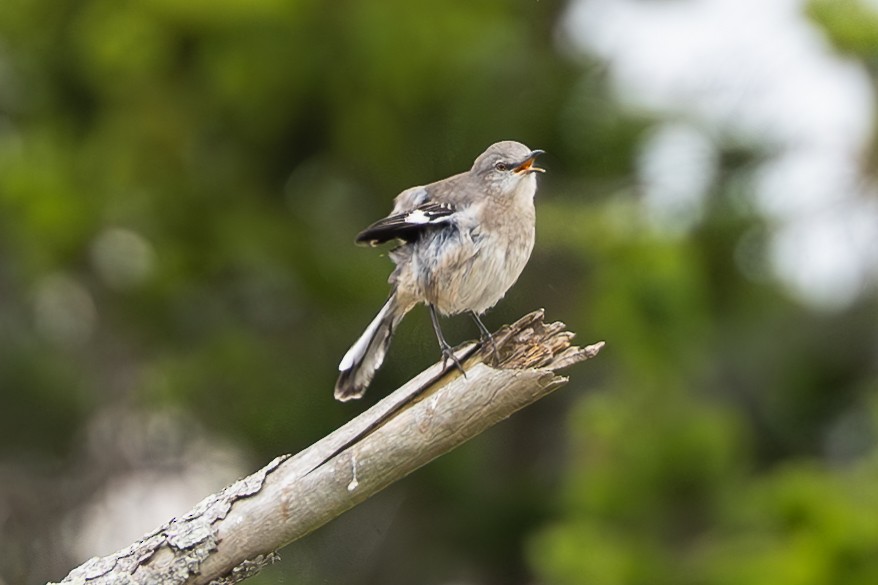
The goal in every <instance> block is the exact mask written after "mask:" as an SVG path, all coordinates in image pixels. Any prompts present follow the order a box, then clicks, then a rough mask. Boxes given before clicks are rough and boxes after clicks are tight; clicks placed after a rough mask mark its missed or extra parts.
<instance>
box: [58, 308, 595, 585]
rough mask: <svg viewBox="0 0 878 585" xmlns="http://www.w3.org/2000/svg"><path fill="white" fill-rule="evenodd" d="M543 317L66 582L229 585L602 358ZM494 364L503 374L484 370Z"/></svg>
mask: <svg viewBox="0 0 878 585" xmlns="http://www.w3.org/2000/svg"><path fill="white" fill-rule="evenodd" d="M572 338H573V334H572V333H570V332H568V331H566V330H565V326H564V324H563V323H551V324H545V323H544V322H543V311H541V310H540V311H535V312H533V313H531V314H529V315H526V316H524V317H522V318H521V319H519V320H518V321H517V322H516V323H514V324H512V325H508V326H506V327H503V328H502V329H500V330H499V331H498V332H497V333H495V334H494V339H495V343H496V347H497V355H496V356H495V355H493V347H492V346H491V344H490V343H488V344H487V346H486V347H485V348H483V347H482V346H481V344H477V343H469V344H465V345H463V346H461V347H459V348H458V349H457V350H455V351H456V354H457V356H458V359H460V361H461V363H463V364H464V369H465V370H466V376H465V377H463V376H461V374H460V373H459V372H458V371H457V369H456V368H454V367H453V366H452V367H447V368H443V367H442V365H441V364H435V365H433V366H432V367H430V368H428V369H427V370H425V371H424V372H422V373H421V374H419V375H418V376H416V377H415V378H414V379H412V380H411V381H409V382H408V383H406V384H405V385H404V386H402V387H401V388H399V389H398V390H396V391H395V392H393V393H392V394H390V395H389V396H387V397H386V398H384V399H383V400H381V401H380V402H379V403H378V404H376V405H375V406H373V407H372V408H370V409H369V410H367V411H366V412H364V413H362V414H361V415H359V416H357V417H356V418H354V419H353V420H351V421H350V422H349V423H348V424H346V425H344V426H343V427H341V428H339V429H338V430H336V431H335V432H333V433H331V434H330V435H328V436H326V437H324V438H323V439H322V440H320V441H318V442H317V443H315V444H314V445H312V446H311V447H309V448H307V449H305V450H304V451H301V452H300V453H298V454H297V455H295V456H289V455H283V456H280V457H278V458H276V459H275V460H274V461H272V462H271V463H269V464H268V465H267V466H265V467H264V468H262V469H261V470H259V471H257V472H256V473H254V474H253V475H251V476H249V477H246V478H244V479H241V480H239V481H237V482H236V483H234V484H232V485H230V486H228V487H227V488H225V489H224V490H223V491H221V492H219V493H217V494H214V495H211V496H209V497H207V498H205V499H204V500H203V501H202V502H201V503H199V504H198V505H196V506H195V507H194V508H193V509H192V510H190V511H189V512H188V513H187V514H185V515H183V516H181V517H179V518H174V519H173V520H171V521H170V522H168V523H167V524H165V525H164V526H162V527H161V528H159V529H158V530H156V531H154V532H152V533H150V534H148V535H146V536H145V537H143V538H142V539H141V540H139V541H138V542H136V543H134V544H132V545H131V546H129V547H127V548H125V549H123V550H120V551H118V552H116V553H115V554H112V555H109V556H107V557H102V558H97V557H95V558H93V559H91V560H89V561H87V562H86V563H84V564H83V565H81V566H79V567H77V568H76V569H74V570H73V571H71V572H70V574H69V575H68V576H67V577H66V578H65V579H64V581H62V583H79V584H85V583H88V584H89V585H92V584H94V585H97V584H110V583H112V584H118V583H126V584H128V583H131V584H133V583H149V584H162V585H165V584H168V585H170V584H174V585H176V584H184V583H185V584H192V585H201V584H205V583H217V584H223V585H231V584H233V583H237V582H238V581H241V580H243V579H245V578H247V577H249V576H251V575H253V574H255V573H257V572H258V571H259V570H260V569H261V568H262V567H263V566H265V565H266V564H269V563H271V562H272V561H273V560H275V559H276V558H277V556H276V553H275V551H276V550H277V549H279V548H281V547H283V546H285V545H287V544H289V543H290V542H292V541H294V540H296V539H298V538H301V537H302V536H305V535H306V534H308V533H309V532H311V531H313V530H315V529H316V528H318V527H320V526H322V525H323V524H325V523H327V522H329V521H330V520H332V519H333V518H335V517H336V516H338V515H340V514H341V513H342V512H344V511H346V510H348V509H350V508H352V507H353V506H355V505H357V504H359V503H360V502H362V501H363V500H365V499H366V498H368V497H369V496H371V495H373V494H375V493H376V492H378V491H380V490H381V489H383V488H385V487H386V486H388V485H390V484H391V483H393V482H395V481H397V480H399V479H401V478H403V477H405V476H406V475H408V474H409V473H411V472H412V471H414V470H415V469H417V468H419V467H421V466H423V465H424V464H426V463H428V462H429V461H431V460H433V459H434V458H436V457H438V456H439V455H441V454H443V453H446V452H448V451H450V450H451V449H453V448H455V447H456V446H458V445H460V444H461V443H463V442H465V441H467V440H469V439H470V438H472V437H474V436H475V435H477V434H479V433H481V432H482V431H484V430H485V429H487V428H489V427H491V426H493V425H494V424H495V423H497V422H498V421H500V420H502V419H504V418H506V417H508V416H509V415H511V414H512V413H513V412H515V411H517V410H519V409H520V408H523V407H524V406H527V405H528V404H531V403H532V402H534V401H536V400H538V399H540V398H542V397H543V396H545V395H547V394H549V393H550V392H552V391H553V390H555V389H556V388H558V387H559V386H561V385H563V384H564V383H566V382H567V378H564V377H561V376H558V375H556V374H555V370H557V369H560V368H563V367H567V366H570V365H572V364H575V363H578V362H581V361H584V360H586V359H589V358H591V357H594V356H595V355H597V353H598V352H599V351H600V350H601V348H602V347H603V345H604V344H603V342H599V343H596V344H594V345H591V346H588V347H586V348H579V347H575V346H572V345H571V341H572ZM488 360H492V361H494V362H495V367H489V366H488V365H486V362H487V361H488Z"/></svg>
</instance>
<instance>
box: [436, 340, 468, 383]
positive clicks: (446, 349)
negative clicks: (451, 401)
mask: <svg viewBox="0 0 878 585" xmlns="http://www.w3.org/2000/svg"><path fill="white" fill-rule="evenodd" d="M441 349H442V369H443V370H444V369H445V366H446V365H447V364H448V360H451V362H452V363H453V364H454V365H455V367H457V369H458V370H459V371H460V373H461V374H463V377H464V378H466V370H464V369H463V366H462V365H461V363H460V360H459V359H457V356H456V355H455V354H454V350H453V349H451V346H450V345H448V344H447V343H446V344H444V345H442V347H441Z"/></svg>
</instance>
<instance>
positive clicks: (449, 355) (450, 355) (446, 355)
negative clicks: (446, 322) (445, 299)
mask: <svg viewBox="0 0 878 585" xmlns="http://www.w3.org/2000/svg"><path fill="white" fill-rule="evenodd" d="M427 307H428V308H429V309H430V320H431V321H433V330H434V331H435V332H436V339H438V340H439V349H441V350H442V368H443V369H444V368H445V364H446V363H448V360H449V359H450V360H451V361H452V362H454V365H455V366H457V369H458V370H460V373H461V374H463V375H464V377H466V372H465V371H464V370H463V366H462V365H460V360H458V359H457V356H456V355H454V350H453V349H451V346H450V345H448V342H447V341H445V336H444V335H442V328H441V327H439V315H437V314H436V307H434V306H433V305H432V304H428V305H427Z"/></svg>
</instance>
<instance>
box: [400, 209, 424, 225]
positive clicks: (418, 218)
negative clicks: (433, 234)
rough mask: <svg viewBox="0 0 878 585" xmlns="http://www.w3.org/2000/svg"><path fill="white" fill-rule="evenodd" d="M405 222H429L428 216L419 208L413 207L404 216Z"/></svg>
mask: <svg viewBox="0 0 878 585" xmlns="http://www.w3.org/2000/svg"><path fill="white" fill-rule="evenodd" d="M405 222H406V223H430V216H429V215H427V214H426V213H424V212H423V210H421V209H415V210H414V211H412V212H411V213H409V214H408V215H407V216H405Z"/></svg>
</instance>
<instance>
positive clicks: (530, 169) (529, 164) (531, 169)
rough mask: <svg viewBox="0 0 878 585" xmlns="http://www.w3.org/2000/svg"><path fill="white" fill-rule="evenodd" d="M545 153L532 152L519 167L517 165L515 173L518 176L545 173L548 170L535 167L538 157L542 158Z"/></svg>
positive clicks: (540, 151)
mask: <svg viewBox="0 0 878 585" xmlns="http://www.w3.org/2000/svg"><path fill="white" fill-rule="evenodd" d="M544 153H545V151H544V150H534V151H531V153H530V154H529V155H527V158H526V159H524V161H522V162H521V163H520V164H519V165H517V166H516V167H515V168H514V169H513V171H515V174H516V175H520V174H525V175H526V174H529V173H545V172H546V169H541V168H540V167H535V166H534V161H535V160H536V159H537V157H538V156H540V155H541V154H544Z"/></svg>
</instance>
